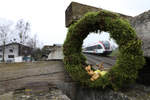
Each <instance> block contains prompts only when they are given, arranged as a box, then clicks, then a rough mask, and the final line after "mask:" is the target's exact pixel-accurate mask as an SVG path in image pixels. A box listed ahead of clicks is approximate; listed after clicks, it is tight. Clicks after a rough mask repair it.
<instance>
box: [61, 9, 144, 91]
mask: <svg viewBox="0 0 150 100" xmlns="http://www.w3.org/2000/svg"><path fill="white" fill-rule="evenodd" d="M98 31H100V32H102V31H104V32H108V33H110V37H111V38H113V39H115V40H116V43H117V44H118V45H119V55H118V57H117V61H116V64H115V65H114V66H113V67H112V68H111V69H110V70H109V72H108V73H107V74H106V75H105V76H103V77H100V78H99V79H97V80H96V81H94V82H92V81H90V76H89V75H88V74H87V72H86V71H85V69H84V68H85V65H86V63H85V61H86V57H85V56H84V55H83V53H82V44H83V40H84V39H85V38H86V37H87V36H88V35H89V34H90V33H91V32H95V33H98ZM141 45H142V42H141V40H140V39H139V38H138V37H137V35H136V32H135V30H134V29H133V28H132V27H131V25H130V24H129V22H128V21H127V20H125V19H123V18H121V17H120V16H119V15H117V14H115V13H112V12H109V11H105V10H101V11H99V12H88V13H87V14H85V15H84V16H83V17H82V18H81V19H79V20H78V21H77V22H75V23H74V24H72V25H71V26H70V27H69V29H68V33H67V37H66V40H65V42H64V44H63V53H64V64H65V69H66V70H67V72H68V73H69V75H70V76H71V77H72V79H73V80H74V81H77V82H80V83H81V84H82V85H86V86H88V87H92V88H97V87H103V88H105V87H106V86H109V87H110V86H111V87H112V88H113V89H120V88H123V87H124V86H126V85H128V84H130V83H132V82H134V81H135V79H136V78H137V74H138V70H139V69H141V68H142V67H143V65H144V63H145V60H144V57H143V51H142V50H141Z"/></svg>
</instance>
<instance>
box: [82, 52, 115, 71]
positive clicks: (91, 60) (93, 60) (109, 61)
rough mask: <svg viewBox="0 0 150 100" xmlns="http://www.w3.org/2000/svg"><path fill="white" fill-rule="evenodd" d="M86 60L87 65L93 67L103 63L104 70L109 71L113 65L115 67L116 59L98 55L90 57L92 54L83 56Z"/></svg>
mask: <svg viewBox="0 0 150 100" xmlns="http://www.w3.org/2000/svg"><path fill="white" fill-rule="evenodd" d="M84 55H85V56H86V58H87V61H86V62H87V64H90V65H93V66H95V65H96V64H100V63H102V62H103V63H104V64H103V65H104V68H105V69H110V68H111V67H112V66H113V65H115V62H116V58H115V57H110V56H107V57H105V56H98V55H92V54H84Z"/></svg>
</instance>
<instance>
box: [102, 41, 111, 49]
mask: <svg viewBox="0 0 150 100" xmlns="http://www.w3.org/2000/svg"><path fill="white" fill-rule="evenodd" d="M103 44H104V47H105V49H109V48H110V44H109V42H108V41H105V42H103Z"/></svg>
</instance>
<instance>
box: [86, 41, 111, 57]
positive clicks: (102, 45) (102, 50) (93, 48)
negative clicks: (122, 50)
mask: <svg viewBox="0 0 150 100" xmlns="http://www.w3.org/2000/svg"><path fill="white" fill-rule="evenodd" d="M111 52H112V47H111V44H110V42H109V41H99V42H97V43H95V44H93V45H90V46H88V47H85V48H84V49H83V53H90V54H97V55H109V54H110V53H111Z"/></svg>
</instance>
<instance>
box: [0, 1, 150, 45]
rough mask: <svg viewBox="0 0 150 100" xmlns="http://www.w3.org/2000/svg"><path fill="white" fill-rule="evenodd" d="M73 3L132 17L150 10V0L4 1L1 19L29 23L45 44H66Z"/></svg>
mask: <svg viewBox="0 0 150 100" xmlns="http://www.w3.org/2000/svg"><path fill="white" fill-rule="evenodd" d="M71 1H75V2H79V3H83V4H87V5H91V6H95V7H101V8H104V9H107V10H110V11H114V12H119V13H123V14H126V15H131V16H135V15H138V14H140V13H142V12H144V11H147V10H149V9H150V0H0V2H1V3H0V18H5V19H7V20H12V21H14V22H16V21H17V20H19V19H25V20H26V21H29V22H30V23H31V29H32V34H35V33H37V34H38V36H39V39H40V41H42V42H43V43H44V44H53V43H61V44H62V43H63V42H64V40H65V37H66V33H67V29H66V28H65V10H66V8H67V6H68V5H69V4H70V3H71Z"/></svg>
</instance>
